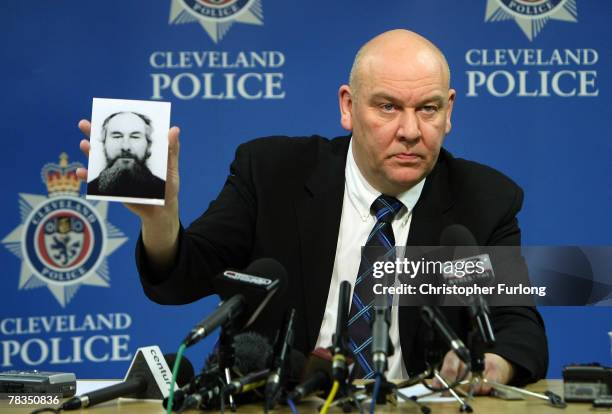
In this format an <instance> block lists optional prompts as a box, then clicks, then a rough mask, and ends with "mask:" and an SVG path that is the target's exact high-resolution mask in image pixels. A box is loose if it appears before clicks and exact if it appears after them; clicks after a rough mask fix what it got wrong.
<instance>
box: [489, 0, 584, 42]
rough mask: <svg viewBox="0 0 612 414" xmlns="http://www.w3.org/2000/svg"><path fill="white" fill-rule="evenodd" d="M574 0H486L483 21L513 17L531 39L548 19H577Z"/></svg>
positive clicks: (570, 20) (567, 20)
mask: <svg viewBox="0 0 612 414" xmlns="http://www.w3.org/2000/svg"><path fill="white" fill-rule="evenodd" d="M577 17H578V9H577V8H576V0H487V10H486V13H485V22H497V21H502V20H510V19H514V21H515V22H516V24H517V25H518V26H519V27H520V28H521V30H522V31H523V33H525V36H527V38H528V39H529V40H530V41H531V40H533V39H534V38H535V37H536V36H537V35H538V34H539V33H540V31H541V30H542V29H543V28H544V25H545V24H546V22H548V21H549V20H561V21H565V22H573V23H575V22H577V21H578V18H577Z"/></svg>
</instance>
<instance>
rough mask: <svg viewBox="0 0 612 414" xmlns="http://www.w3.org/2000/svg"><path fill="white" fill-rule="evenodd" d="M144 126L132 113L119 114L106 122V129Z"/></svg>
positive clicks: (140, 119) (141, 120)
mask: <svg viewBox="0 0 612 414" xmlns="http://www.w3.org/2000/svg"><path fill="white" fill-rule="evenodd" d="M144 126H145V122H144V120H143V119H142V118H141V117H139V116H138V115H136V114H134V113H132V112H124V113H120V114H118V115H115V116H114V117H113V118H111V119H110V120H109V121H108V129H115V128H121V129H123V128H143V127H144Z"/></svg>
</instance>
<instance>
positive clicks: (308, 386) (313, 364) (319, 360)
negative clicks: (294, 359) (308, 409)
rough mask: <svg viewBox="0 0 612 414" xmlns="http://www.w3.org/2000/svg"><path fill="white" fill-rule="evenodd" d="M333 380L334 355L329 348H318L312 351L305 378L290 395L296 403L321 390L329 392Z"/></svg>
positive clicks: (305, 370) (307, 362)
mask: <svg viewBox="0 0 612 414" xmlns="http://www.w3.org/2000/svg"><path fill="white" fill-rule="evenodd" d="M332 382H333V373H332V355H331V352H329V350H327V349H324V348H317V349H315V350H314V351H312V352H311V353H310V356H309V358H308V360H307V361H306V367H305V369H304V380H303V381H302V382H301V383H300V384H298V385H297V386H296V387H295V388H294V389H293V391H291V392H290V393H289V395H288V397H289V399H291V400H293V402H294V403H298V402H299V401H300V400H301V399H302V398H304V397H306V396H308V395H310V394H313V393H319V392H322V391H324V392H329V390H330V389H331V386H332Z"/></svg>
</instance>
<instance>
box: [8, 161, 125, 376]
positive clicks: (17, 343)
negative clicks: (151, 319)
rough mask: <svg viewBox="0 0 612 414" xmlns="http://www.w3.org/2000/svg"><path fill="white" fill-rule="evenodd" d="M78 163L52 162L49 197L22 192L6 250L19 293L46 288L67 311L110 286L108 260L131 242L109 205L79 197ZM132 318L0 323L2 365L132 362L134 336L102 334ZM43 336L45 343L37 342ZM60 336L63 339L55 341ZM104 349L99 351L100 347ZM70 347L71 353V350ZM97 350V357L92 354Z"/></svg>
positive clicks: (46, 178) (46, 174) (46, 175)
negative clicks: (85, 292) (87, 290)
mask: <svg viewBox="0 0 612 414" xmlns="http://www.w3.org/2000/svg"><path fill="white" fill-rule="evenodd" d="M78 167H82V165H81V164H80V163H68V156H67V155H66V154H61V155H60V163H59V164H54V163H48V164H46V165H45V166H44V167H43V169H42V172H41V175H42V180H43V182H44V183H45V184H46V186H47V191H48V197H46V196H44V195H39V194H25V193H21V194H19V212H20V215H21V223H20V224H19V225H18V226H17V227H16V228H15V229H14V230H13V231H12V232H11V233H10V234H8V235H7V236H6V237H5V238H4V239H3V240H2V243H3V244H4V246H5V247H6V248H7V249H8V250H9V251H10V252H12V253H13V254H15V255H16V256H17V257H18V258H19V259H20V260H21V271H20V275H19V282H18V283H16V284H17V288H18V289H19V290H29V289H33V288H40V287H47V288H48V289H49V291H50V292H51V293H52V295H53V297H55V299H56V300H57V301H58V302H59V304H60V305H61V306H62V307H65V306H66V305H67V304H68V303H69V302H70V301H71V300H72V299H73V298H74V296H75V294H76V293H77V291H78V290H79V288H80V287H81V286H84V285H85V286H93V287H103V288H108V287H110V276H109V268H108V264H107V263H106V258H107V257H108V256H109V255H111V254H112V253H113V252H114V251H115V250H117V249H118V248H119V247H120V246H121V245H122V244H123V243H125V242H126V240H127V237H125V235H124V234H123V233H122V232H121V231H120V230H119V229H117V228H116V227H115V226H113V225H112V224H111V223H109V222H108V221H107V219H106V216H107V210H108V203H107V202H98V203H94V202H90V201H87V200H85V199H83V198H82V197H80V196H79V189H80V185H81V182H80V179H79V178H78V177H77V176H76V169H77V168H78ZM130 325H131V317H130V316H129V315H127V314H119V313H117V314H87V315H85V316H77V315H45V316H30V317H27V318H22V317H17V318H12V317H6V318H2V319H0V333H1V334H2V338H7V339H6V340H4V339H3V340H2V341H0V348H1V349H2V360H1V361H0V366H2V367H11V366H13V365H14V359H15V358H18V359H19V360H20V362H19V363H17V365H19V366H21V365H23V364H26V365H34V366H35V365H40V364H43V363H51V364H60V363H68V362H82V361H83V358H85V359H87V360H89V361H92V362H102V361H108V360H125V358H127V359H128V360H129V359H130V358H131V355H130V354H128V353H127V346H128V344H127V342H128V341H129V335H101V334H100V332H99V331H101V330H110V331H113V330H125V329H127V328H128V327H129V326H130ZM84 331H95V332H96V333H97V334H96V335H93V336H89V337H86V336H83V335H79V336H72V337H70V338H65V337H62V336H61V334H63V333H69V332H84ZM40 333H44V337H43V338H38V337H31V338H27V339H25V338H23V337H22V336H31V335H36V334H40ZM53 334H57V335H60V336H53ZM104 346H106V350H105V351H103V352H100V349H101V348H102V347H104ZM68 348H70V349H69V350H68ZM94 348H95V349H97V350H98V351H97V353H96V352H94Z"/></svg>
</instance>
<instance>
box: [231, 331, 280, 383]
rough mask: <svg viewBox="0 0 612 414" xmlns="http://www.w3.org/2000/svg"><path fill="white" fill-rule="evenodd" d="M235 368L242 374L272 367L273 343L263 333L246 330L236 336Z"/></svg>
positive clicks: (234, 346) (234, 345)
mask: <svg viewBox="0 0 612 414" xmlns="http://www.w3.org/2000/svg"><path fill="white" fill-rule="evenodd" d="M232 347H233V348H234V357H235V364H234V369H235V370H236V371H237V372H239V373H240V374H241V375H246V374H249V373H251V372H256V371H261V370H263V369H266V368H269V367H270V360H271V359H272V345H270V342H269V341H268V338H266V337H265V336H263V335H260V334H258V333H255V332H244V333H241V334H238V335H236V336H235V337H234V342H233V343H232Z"/></svg>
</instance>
